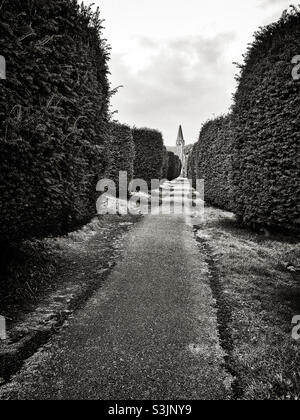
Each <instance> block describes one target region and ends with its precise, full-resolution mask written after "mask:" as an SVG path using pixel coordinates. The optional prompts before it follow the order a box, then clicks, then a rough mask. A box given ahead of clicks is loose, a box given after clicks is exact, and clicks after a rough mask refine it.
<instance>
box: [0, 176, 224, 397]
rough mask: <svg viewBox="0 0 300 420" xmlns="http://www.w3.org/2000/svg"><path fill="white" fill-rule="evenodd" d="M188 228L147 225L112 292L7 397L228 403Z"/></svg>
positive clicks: (101, 294)
mask: <svg viewBox="0 0 300 420" xmlns="http://www.w3.org/2000/svg"><path fill="white" fill-rule="evenodd" d="M180 185H181V184H176V188H175V189H176V194H174V195H175V197H176V196H178V192H179V191H180ZM175 200H176V198H175ZM186 219H187V218H186V216H184V215H169V216H146V217H145V218H144V219H143V221H142V222H141V223H139V224H138V225H137V226H136V227H135V228H134V229H133V230H132V231H131V232H130V233H129V234H128V236H127V238H126V239H125V240H126V244H125V245H126V251H125V254H124V258H123V259H122V261H121V262H120V263H119V264H118V265H117V266H116V268H115V269H114V271H113V272H112V273H111V275H110V277H109V278H108V280H107V282H106V284H105V285H104V286H103V287H102V288H101V289H100V290H99V291H98V292H96V293H95V295H94V296H93V298H92V299H91V300H90V301H89V302H88V304H87V305H86V306H85V307H84V308H83V309H82V310H80V311H78V312H77V313H76V314H75V316H74V317H73V319H72V320H71V322H70V325H68V326H67V327H66V328H65V329H64V330H62V332H61V333H60V334H59V335H58V336H57V337H55V338H54V339H53V340H52V341H51V343H49V345H48V346H46V348H45V349H43V350H42V351H41V352H40V353H39V354H37V355H35V356H34V357H33V358H32V359H31V360H30V361H29V362H28V363H27V365H26V366H25V367H24V369H23V371H22V372H20V374H19V375H17V377H16V378H15V379H14V380H13V382H12V383H11V384H10V385H8V386H6V387H5V388H4V389H3V390H2V395H1V393H0V396H1V397H2V398H14V399H15V398H19V399H115V400H122V399H158V400H162V399H176V400H179V399H224V398H228V397H229V394H230V378H229V376H228V374H226V372H225V371H224V358H223V352H222V350H221V348H220V345H219V340H218V333H217V321H216V308H215V302H214V300H213V297H212V292H211V290H210V286H209V281H208V279H207V271H208V269H207V266H206V263H205V261H204V256H202V255H201V253H200V251H199V249H198V247H197V243H196V241H195V239H194V236H193V232H192V228H191V227H190V226H189V225H188V223H187V220H186Z"/></svg>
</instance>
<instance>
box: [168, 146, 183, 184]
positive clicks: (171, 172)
mask: <svg viewBox="0 0 300 420" xmlns="http://www.w3.org/2000/svg"><path fill="white" fill-rule="evenodd" d="M168 154H169V167H168V175H167V179H168V180H169V181H173V180H174V179H176V178H178V177H179V176H180V173H181V168H182V165H181V161H180V159H179V157H178V156H177V155H175V154H174V153H173V152H169V153H168Z"/></svg>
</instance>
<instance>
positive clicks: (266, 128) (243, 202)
mask: <svg viewBox="0 0 300 420" xmlns="http://www.w3.org/2000/svg"><path fill="white" fill-rule="evenodd" d="M298 54H300V12H299V10H298V9H296V8H292V9H291V11H290V12H287V13H284V15H283V16H282V18H281V19H280V20H279V21H278V22H276V23H274V24H272V25H269V26H267V27H265V28H262V29H261V30H260V31H259V32H257V33H256V37H255V41H254V43H253V45H252V46H251V47H250V48H249V49H248V51H247V54H246V56H245V64H244V65H243V66H242V71H241V75H240V77H239V87H238V90H237V92H236V95H235V104H234V108H233V119H234V125H235V136H234V148H233V165H234V170H233V181H234V198H235V200H234V210H235V212H236V214H237V215H238V217H239V218H240V219H241V220H242V221H243V222H244V223H246V224H248V225H251V226H253V227H255V226H257V225H264V226H266V227H271V228H272V227H280V228H287V229H290V230H297V231H299V230H300V147H299V145H300V113H299V111H300V81H299V80H298V81H295V80H293V78H292V75H291V72H292V67H293V65H292V64H291V61H292V58H293V57H294V56H295V55H298Z"/></svg>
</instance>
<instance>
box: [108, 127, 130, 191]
mask: <svg viewBox="0 0 300 420" xmlns="http://www.w3.org/2000/svg"><path fill="white" fill-rule="evenodd" d="M134 156H135V146H134V141H133V137H132V131H131V128H130V127H129V126H128V125H125V124H120V123H116V122H115V123H111V124H110V138H109V141H108V143H107V162H108V165H107V168H106V171H105V172H106V177H107V178H109V179H112V180H114V181H115V183H116V185H117V188H118V187H119V172H120V171H126V172H127V175H128V182H131V181H132V179H133V170H134V167H133V163H134Z"/></svg>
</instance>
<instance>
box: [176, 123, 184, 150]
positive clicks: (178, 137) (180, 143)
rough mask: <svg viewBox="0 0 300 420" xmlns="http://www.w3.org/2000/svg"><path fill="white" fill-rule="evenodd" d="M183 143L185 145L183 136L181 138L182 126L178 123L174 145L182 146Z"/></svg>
mask: <svg viewBox="0 0 300 420" xmlns="http://www.w3.org/2000/svg"><path fill="white" fill-rule="evenodd" d="M184 145H185V141H184V138H183V131H182V127H181V125H180V126H179V130H178V136H177V141H176V146H184Z"/></svg>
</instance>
